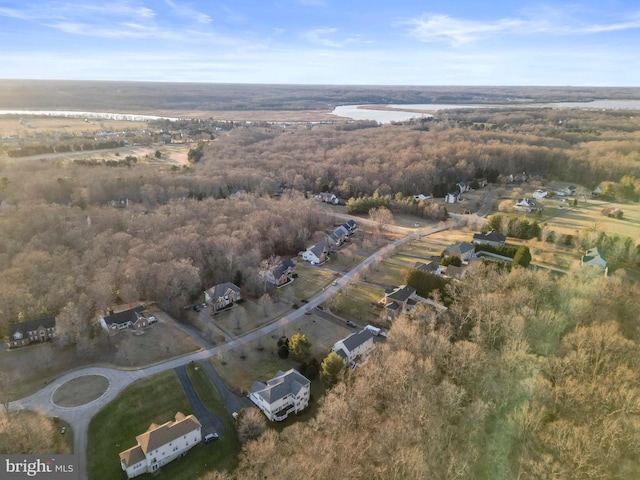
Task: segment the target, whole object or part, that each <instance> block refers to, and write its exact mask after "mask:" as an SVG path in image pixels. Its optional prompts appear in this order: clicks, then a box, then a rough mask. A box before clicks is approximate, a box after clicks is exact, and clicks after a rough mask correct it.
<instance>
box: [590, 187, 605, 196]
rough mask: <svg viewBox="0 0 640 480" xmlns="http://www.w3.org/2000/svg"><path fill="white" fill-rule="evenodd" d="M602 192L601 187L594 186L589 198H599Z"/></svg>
mask: <svg viewBox="0 0 640 480" xmlns="http://www.w3.org/2000/svg"><path fill="white" fill-rule="evenodd" d="M602 193H603V190H602V187H601V186H599V185H598V186H596V188H594V189H593V192H591V196H593V197H599V196H600V195H602Z"/></svg>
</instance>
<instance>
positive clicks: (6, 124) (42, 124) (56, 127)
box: [0, 115, 149, 137]
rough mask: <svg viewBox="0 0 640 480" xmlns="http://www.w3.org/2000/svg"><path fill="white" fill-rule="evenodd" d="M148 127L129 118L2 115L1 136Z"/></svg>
mask: <svg viewBox="0 0 640 480" xmlns="http://www.w3.org/2000/svg"><path fill="white" fill-rule="evenodd" d="M20 120H22V121H20ZM146 128H149V124H148V123H146V122H133V121H127V120H89V121H85V120H84V119H82V118H60V117H49V116H30V115H25V116H20V117H18V116H13V115H11V116H9V115H0V136H5V135H18V136H20V137H30V136H33V135H36V134H41V135H47V136H48V135H56V134H67V135H81V134H82V133H83V132H87V133H98V132H103V131H109V132H124V131H126V130H138V129H140V130H142V129H146Z"/></svg>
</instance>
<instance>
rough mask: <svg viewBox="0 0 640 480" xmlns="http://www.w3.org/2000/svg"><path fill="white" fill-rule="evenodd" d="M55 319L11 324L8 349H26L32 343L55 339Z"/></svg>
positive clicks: (49, 318)
mask: <svg viewBox="0 0 640 480" xmlns="http://www.w3.org/2000/svg"><path fill="white" fill-rule="evenodd" d="M55 332H56V319H55V317H48V318H40V319H37V320H27V321H26V322H20V323H11V324H10V325H9V339H8V340H7V347H9V348H18V347H26V346H27V345H31V344H32V343H42V342H46V341H47V340H51V339H52V338H53V337H55Z"/></svg>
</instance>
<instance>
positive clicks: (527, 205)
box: [515, 198, 541, 213]
mask: <svg viewBox="0 0 640 480" xmlns="http://www.w3.org/2000/svg"><path fill="white" fill-rule="evenodd" d="M515 207H516V210H518V211H520V212H527V213H531V212H534V211H538V210H541V208H540V207H538V206H537V205H536V202H534V201H533V200H531V199H529V198H521V199H520V200H518V201H517V202H516V205H515Z"/></svg>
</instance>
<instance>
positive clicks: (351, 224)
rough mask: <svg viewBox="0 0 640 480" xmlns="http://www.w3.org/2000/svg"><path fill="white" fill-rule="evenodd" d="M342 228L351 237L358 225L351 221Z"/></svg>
mask: <svg viewBox="0 0 640 480" xmlns="http://www.w3.org/2000/svg"><path fill="white" fill-rule="evenodd" d="M342 226H343V227H345V228H346V229H347V230H349V235H353V234H354V233H356V232H357V231H358V224H357V223H356V222H354V221H353V220H347V222H345V223H344V224H342Z"/></svg>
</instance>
